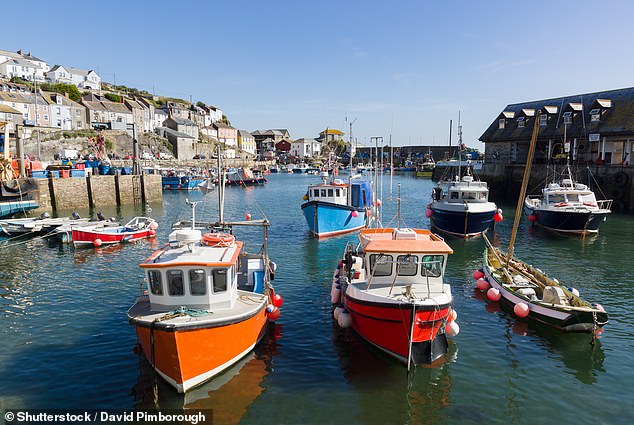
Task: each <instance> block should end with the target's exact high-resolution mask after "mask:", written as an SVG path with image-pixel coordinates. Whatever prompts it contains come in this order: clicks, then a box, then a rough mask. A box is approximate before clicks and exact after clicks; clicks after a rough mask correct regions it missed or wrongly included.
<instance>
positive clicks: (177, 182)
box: [162, 177, 205, 190]
mask: <svg viewBox="0 0 634 425" xmlns="http://www.w3.org/2000/svg"><path fill="white" fill-rule="evenodd" d="M204 181H205V180H204V179H198V178H191V177H163V180H162V185H163V190H196V189H198V185H199V184H200V183H202V182H204Z"/></svg>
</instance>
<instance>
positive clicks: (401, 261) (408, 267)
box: [396, 255, 418, 276]
mask: <svg viewBox="0 0 634 425" xmlns="http://www.w3.org/2000/svg"><path fill="white" fill-rule="evenodd" d="M417 261H418V257H417V256H415V255H399V256H398V257H396V263H397V267H398V269H397V270H398V275H399V276H416V271H417V269H418V264H416V262H417Z"/></svg>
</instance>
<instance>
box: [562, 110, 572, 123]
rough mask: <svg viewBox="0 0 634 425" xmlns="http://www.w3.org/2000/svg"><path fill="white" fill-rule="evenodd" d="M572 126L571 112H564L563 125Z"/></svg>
mask: <svg viewBox="0 0 634 425" xmlns="http://www.w3.org/2000/svg"><path fill="white" fill-rule="evenodd" d="M568 124H572V112H570V111H568V112H564V125H568Z"/></svg>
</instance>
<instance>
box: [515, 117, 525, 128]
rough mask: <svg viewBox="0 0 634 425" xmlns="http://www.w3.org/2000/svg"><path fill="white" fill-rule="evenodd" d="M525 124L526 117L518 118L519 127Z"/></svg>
mask: <svg viewBox="0 0 634 425" xmlns="http://www.w3.org/2000/svg"><path fill="white" fill-rule="evenodd" d="M525 124H526V123H525V122H524V117H519V118H518V119H517V127H518V128H524V126H525Z"/></svg>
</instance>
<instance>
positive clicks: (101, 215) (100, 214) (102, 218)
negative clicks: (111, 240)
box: [97, 212, 106, 221]
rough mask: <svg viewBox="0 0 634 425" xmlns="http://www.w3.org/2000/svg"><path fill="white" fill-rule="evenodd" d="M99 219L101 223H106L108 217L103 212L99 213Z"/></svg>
mask: <svg viewBox="0 0 634 425" xmlns="http://www.w3.org/2000/svg"><path fill="white" fill-rule="evenodd" d="M97 218H98V219H99V221H104V220H105V219H106V217H105V216H104V215H103V213H101V212H98V213H97Z"/></svg>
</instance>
